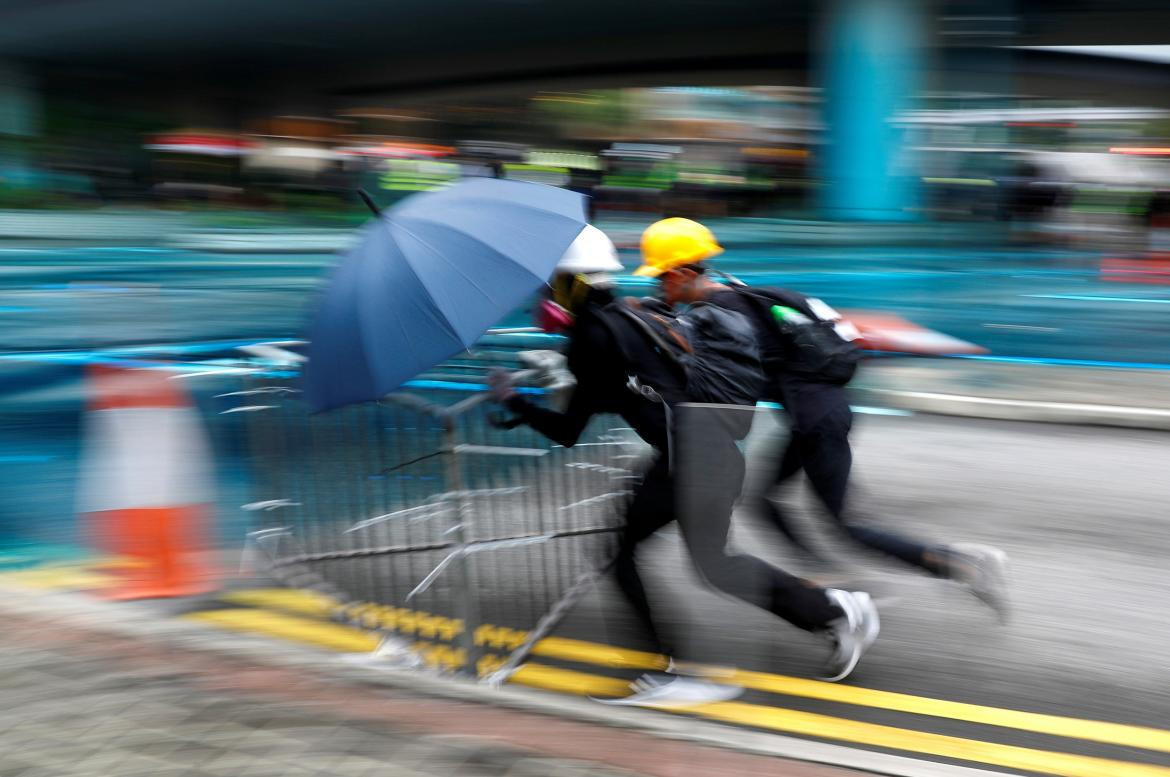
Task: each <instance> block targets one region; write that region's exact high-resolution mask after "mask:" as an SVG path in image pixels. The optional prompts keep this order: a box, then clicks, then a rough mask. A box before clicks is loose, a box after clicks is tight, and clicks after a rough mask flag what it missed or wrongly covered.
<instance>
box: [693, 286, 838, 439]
mask: <svg viewBox="0 0 1170 777" xmlns="http://www.w3.org/2000/svg"><path fill="white" fill-rule="evenodd" d="M782 291H783V292H784V295H785V296H786V297H787V298H789V299H790V300H791V307H793V308H796V309H797V310H799V311H800V312H802V313H804V314H805V315H807V316H809V317H812V318H816V314H815V313H813V312H812V310H811V309H809V307H808V303H807V302H805V301H804V296H803V295H801V294H798V293H797V292H794V291H789V290H787V289H784V290H782ZM707 302H709V303H711V304H712V305H718V306H719V307H723V308H727V309H728V310H735V311H738V312H740V313H743V314H744V315H745V316H747V317H748V319H749V320H750V321H751V322H752V323H754V324H756V331H757V333H758V335H759V337H760V352H761V353H762V354H763V356H764V363H765V366H766V368H767V372H768V382H767V386H766V387H765V389H764V395H763V397H762V399H767V400H770V401H773V402H779V403H780V404H782V405H784V409H785V410H786V411H787V412H788V415H789V417H790V418H791V419H792V425H793V428H794V429H796V430H797V431H801V432H805V431H808V430H810V429H812V428H813V427H814V426H816V424H817V423H818V422H819V421H820V420H821V419H823V418H824V417H825V416H826V415H828V414H829V413H830V412H831V411H833V410H835V409H837V408H839V407H841V406H843V405H844V406H846V407H848V405H849V395H848V393H847V392H846V390H845V387H844V386H838V385H835V384H832V383H817V382H814V381H809V380H806V379H804V378H802V377H799V376H797V375H793V374H791V373H788V372H785V370H784V358H785V353H786V350H787V348H788V347H789V345H788V344H787V343H784V342H781V340H780V337H779V334H778V333H777V332H776V328H775V327H773V326H766V325H765V322H764V321H762V320H761V313H760V311H761V306H760V304H759V303H758V302H756V301H755V300H753V299H752V298H751V297H749V296H748V295H746V294H743V293H740V292H737V291H734V290H732V289H721V290H719V291H716V292H714V293H713V294H711V296H709V297H708V298H707Z"/></svg>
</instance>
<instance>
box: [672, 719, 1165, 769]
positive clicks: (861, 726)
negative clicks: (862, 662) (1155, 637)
mask: <svg viewBox="0 0 1170 777" xmlns="http://www.w3.org/2000/svg"><path fill="white" fill-rule="evenodd" d="M691 711H692V712H695V713H697V714H699V715H702V716H703V717H706V718H713V719H715V720H722V721H726V722H730V723H740V724H743V725H748V726H755V727H758V728H767V729H772V730H774V731H785V732H788V733H792V734H803V735H805V736H813V737H820V738H822V739H835V740H841V741H846V742H852V743H855V744H863V745H873V746H876V747H885V748H890V749H892V750H903V751H909V752H914V753H924V754H926V755H934V756H940V757H942V758H955V759H958V760H962V761H973V762H976V763H983V764H990V765H992V766H1002V767H1006V768H1008V769H1020V770H1023V771H1029V772H1039V773H1041V774H1054V775H1059V776H1060V777H1170V768H1166V767H1163V766H1152V765H1148V764H1138V763H1129V762H1126V761H1114V760H1110V759H1107V758H1094V757H1091V756H1086V755H1073V754H1071V753H1057V752H1053V751H1050V750H1033V749H1031V748H1027V747H1016V746H1014V745H1000V744H995V743H992V742H981V741H979V740H975V739H963V738H961V737H952V736H946V735H943V734H931V733H927V732H925V731H913V730H910V729H904V728H895V727H893V726H882V725H878V724H876V723H862V722H859V721H855V720H847V719H844V718H833V717H829V716H828V715H817V714H815V713H811V712H798V711H795V710H785V709H780V708H777V707H762V706H759V705H754V704H744V703H742V702H722V703H719V704H708V705H704V706H702V707H696V708H693V709H692V710H691Z"/></svg>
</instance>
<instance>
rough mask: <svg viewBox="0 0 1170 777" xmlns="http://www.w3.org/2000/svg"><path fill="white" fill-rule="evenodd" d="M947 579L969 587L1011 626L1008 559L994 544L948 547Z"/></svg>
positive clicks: (1001, 620) (968, 588) (973, 593)
mask: <svg viewBox="0 0 1170 777" xmlns="http://www.w3.org/2000/svg"><path fill="white" fill-rule="evenodd" d="M946 551H947V577H948V578H950V579H951V580H954V581H956V582H958V583H961V584H963V585H964V586H966V587H967V590H969V591H970V592H971V594H972V595H974V596H975V597H976V598H977V599H979V601H981V602H983V603H984V604H986V605H987V606H988V607H990V608H991V609H992V610H994V611H995V613H996V615H998V616H999V619H1000V622H1002V623H1007V620H1008V615H1009V606H1008V579H1007V569H1008V556H1007V554H1006V553H1004V552H1003V551H1002V550H1000V549H999V548H993V547H991V546H990V545H974V544H966V543H964V544H956V545H948V546H947V548H946Z"/></svg>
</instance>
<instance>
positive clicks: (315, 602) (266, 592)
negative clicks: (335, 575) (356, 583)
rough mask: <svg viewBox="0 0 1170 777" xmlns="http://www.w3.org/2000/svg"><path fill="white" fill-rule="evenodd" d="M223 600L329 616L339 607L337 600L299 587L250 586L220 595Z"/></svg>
mask: <svg viewBox="0 0 1170 777" xmlns="http://www.w3.org/2000/svg"><path fill="white" fill-rule="evenodd" d="M219 600H220V601H222V602H230V603H231V604H241V605H245V606H247V607H268V608H271V609H274V610H282V611H284V612H293V613H300V614H302V615H315V616H317V617H319V618H328V617H330V616H331V615H332V614H333V612H334V611H335V610H336V609H337V607H338V604H337V600H336V599H334V598H333V597H331V596H326V595H325V594H319V593H316V592H314V591H303V590H300V589H297V588H249V589H246V590H242V591H229V592H228V593H226V594H223V595H222V596H220V597H219Z"/></svg>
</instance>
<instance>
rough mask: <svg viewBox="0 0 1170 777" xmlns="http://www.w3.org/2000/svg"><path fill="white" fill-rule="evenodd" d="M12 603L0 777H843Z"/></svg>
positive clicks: (1, 635) (0, 675)
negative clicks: (754, 776)
mask: <svg viewBox="0 0 1170 777" xmlns="http://www.w3.org/2000/svg"><path fill="white" fill-rule="evenodd" d="M8 594H9V597H8V599H9V603H11V600H12V597H13V594H12V592H11V591H9V592H8ZM30 604H31V607H30ZM24 605H25V606H24V608H23V610H20V609H19V608H18V612H15V613H14V612H13V611H12V610H10V609H6V608H2V607H0V609H2V610H4V616H5V629H4V630H3V632H0V691H2V693H3V697H4V701H5V705H4V708H3V709H2V710H0V774H2V775H4V777H108V776H112V775H117V777H134V776H136V775H142V776H143V777H164V776H165V777H170V776H171V775H174V776H175V777H178V776H179V775H182V776H183V777H291V776H293V775H305V776H306V777H307V776H309V775H322V776H325V775H328V777H346V776H348V775H353V776H354V777H358V776H359V775H379V777H439V776H440V775H444V776H445V775H458V776H459V777H552V775H558V777H559V776H560V775H565V776H566V777H623V776H624V777H637V775H643V776H644V777H650V776H651V775H655V776H657V777H674V776H677V775H683V774H692V773H699V772H693V771H691V769H692V768H694V769H699V770H701V773H702V774H706V775H714V776H715V777H720V776H724V777H731V775H736V774H759V775H775V776H776V777H846V775H847V774H851V773H852V772H846V771H844V770H841V769H831V768H828V767H822V766H817V765H813V764H803V763H798V762H793V761H786V760H781V759H776V758H768V757H765V756H760V755H751V754H747V753H739V752H732V751H729V750H719V749H715V748H711V747H705V746H701V745H697V744H692V743H688V742H679V741H671V740H669V739H661V738H658V737H655V736H652V735H649V734H646V733H642V732H638V731H623V730H619V729H617V728H614V727H612V726H607V725H603V724H596V723H594V724H590V723H585V722H579V721H571V720H567V719H562V717H559V716H540V715H537V714H533V713H529V712H522V711H516V710H508V709H503V708H495V707H490V706H486V705H484V704H476V703H471V702H466V701H458V700H452V699H451V698H443V695H442V694H439V695H436V694H427V693H425V692H420V691H419V689H418V688H416V689H414V690H410V689H407V688H404V687H402V685H401V684H400V685H399V686H398V687H392V686H388V685H386V684H384V683H372V682H363V681H361V680H360V679H357V678H355V677H354V676H353V675H352V674H351V675H350V676H349V677H341V676H339V675H338V674H337V673H336V672H332V673H331V672H330V667H329V665H328V664H327V663H326V662H322V661H321V657H319V656H318V657H317V658H316V661H317V662H318V666H317V667H316V668H318V669H319V671H317V672H312V671H310V672H306V671H304V665H303V664H302V666H301V668H300V669H297V668H292V667H291V666H290V665H289V662H288V661H287V660H286V661H283V662H282V661H280V660H276V659H275V658H274V654H276V653H279V652H280V649H279V648H275V649H270V650H269V651H268V654H269V655H268V656H267V657H266V656H265V655H264V654H263V653H258V652H256V651H254V650H253V651H249V650H247V649H246V648H244V647H241V646H240V645H237V644H233V643H232V641H231V640H223V639H220V640H218V641H216V642H214V643H211V642H209V641H208V640H207V639H206V637H201V635H199V634H197V633H196V634H192V633H190V631H188V632H186V633H184V632H182V631H178V632H175V631H174V630H171V631H168V630H167V628H166V625H165V623H161V622H160V624H159V625H158V626H156V627H155V628H153V629H151V628H147V629H138V630H136V631H133V630H127V629H126V628H125V624H118V625H116V626H114V627H112V628H111V627H110V626H109V625H108V624H106V625H102V624H100V623H99V624H98V625H95V623H94V621H95V617H94V616H97V618H96V620H99V621H100V618H101V616H102V615H103V614H104V615H106V616H109V615H110V614H111V613H110V612H109V611H108V610H107V611H105V612H104V613H103V611H102V608H101V606H100V605H94V604H91V605H90V606H88V607H87V606H85V605H82V606H81V608H80V610H79V608H78V607H77V606H76V604H74V606H73V607H72V608H69V609H68V611H70V612H71V615H70V616H64V617H63V614H64V611H63V610H62V609H60V608H57V607H53V606H52V605H51V604H49V603H47V602H42V609H40V610H39V611H38V608H37V605H36V603H35V601H33V600H32V599H25V601H24ZM85 610H88V611H89V612H88V617H86V616H85V615H83V616H82V617H81V618H78V617H77V615H78V613H79V612H81V611H85ZM130 620H133V618H132V617H131V618H130ZM237 641H238V640H237ZM286 652H287V651H286ZM266 659H267V660H266ZM448 696H450V694H448Z"/></svg>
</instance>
